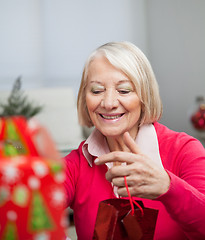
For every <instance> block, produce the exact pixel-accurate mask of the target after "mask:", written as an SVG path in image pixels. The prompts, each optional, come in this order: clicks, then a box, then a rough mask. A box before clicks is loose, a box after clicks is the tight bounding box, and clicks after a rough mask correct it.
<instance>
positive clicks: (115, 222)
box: [93, 198, 158, 240]
mask: <svg viewBox="0 0 205 240" xmlns="http://www.w3.org/2000/svg"><path fill="white" fill-rule="evenodd" d="M157 216H158V210H155V209H151V208H145V207H144V205H143V203H142V202H141V201H137V202H135V204H134V209H133V210H132V209H131V206H130V200H127V199H122V198H120V199H118V198H116V199H107V200H105V201H102V202H100V204H99V208H98V214H97V219H96V223H95V229H94V235H93V240H151V239H153V237H154V231H155V225H156V221H157Z"/></svg>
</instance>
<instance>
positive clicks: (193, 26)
mask: <svg viewBox="0 0 205 240" xmlns="http://www.w3.org/2000/svg"><path fill="white" fill-rule="evenodd" d="M147 16H148V18H147V26H148V46H149V58H150V60H151V63H152V66H153V68H154V70H155V73H156V77H157V80H158V82H159V85H160V91H161V96H162V100H163V103H164V115H163V118H162V123H164V124H166V125H167V126H169V127H170V128H172V129H175V130H179V131H185V132H187V133H189V134H192V135H195V132H194V131H193V130H192V128H191V125H190V123H189V116H188V114H189V111H190V109H192V107H193V103H194V101H195V97H196V96H198V95H203V96H205V60H204V56H205V27H204V23H205V1H204V0H180V1H178V0H172V1H170V0H155V1H151V0H147Z"/></svg>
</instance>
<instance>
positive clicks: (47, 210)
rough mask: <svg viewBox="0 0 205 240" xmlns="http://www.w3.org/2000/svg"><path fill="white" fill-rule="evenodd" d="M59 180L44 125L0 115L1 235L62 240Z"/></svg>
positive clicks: (62, 197) (61, 167)
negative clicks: (0, 116)
mask: <svg viewBox="0 0 205 240" xmlns="http://www.w3.org/2000/svg"><path fill="white" fill-rule="evenodd" d="M33 123H34V122H33ZM64 179H65V174H64V165H63V162H62V161H61V159H60V156H59V154H58V152H57V151H56V149H55V146H54V144H53V142H52V140H51V138H50V137H49V134H48V133H47V132H46V130H45V129H44V128H42V127H41V126H39V125H38V124H37V123H35V124H31V122H28V121H27V120H26V119H25V118H23V117H7V118H0V239H1V240H9V239H15V240H20V239H22V240H31V239H35V240H40V239H50V240H56V239H58V240H63V239H65V233H64V226H65V219H66V218H65V216H64V214H65V213H64V209H65V202H64V201H65V190H64V187H63V182H64Z"/></svg>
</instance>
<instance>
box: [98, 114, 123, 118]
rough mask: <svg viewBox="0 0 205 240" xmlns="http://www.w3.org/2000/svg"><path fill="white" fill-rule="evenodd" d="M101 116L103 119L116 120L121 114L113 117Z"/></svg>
mask: <svg viewBox="0 0 205 240" xmlns="http://www.w3.org/2000/svg"><path fill="white" fill-rule="evenodd" d="M101 116H102V117H103V118H105V119H117V118H119V117H121V116H122V114H119V115H115V116H107V115H103V114H101Z"/></svg>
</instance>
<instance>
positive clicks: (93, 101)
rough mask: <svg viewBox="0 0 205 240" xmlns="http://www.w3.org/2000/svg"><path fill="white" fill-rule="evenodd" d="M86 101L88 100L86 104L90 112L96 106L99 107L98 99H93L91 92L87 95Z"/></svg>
mask: <svg viewBox="0 0 205 240" xmlns="http://www.w3.org/2000/svg"><path fill="white" fill-rule="evenodd" d="M85 101H86V105H87V109H88V112H89V113H91V112H93V111H94V110H95V109H96V107H97V104H96V103H97V101H96V99H93V97H92V96H90V95H89V94H87V95H86V98H85Z"/></svg>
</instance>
